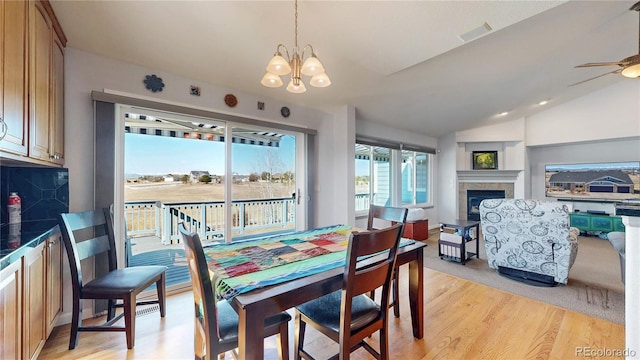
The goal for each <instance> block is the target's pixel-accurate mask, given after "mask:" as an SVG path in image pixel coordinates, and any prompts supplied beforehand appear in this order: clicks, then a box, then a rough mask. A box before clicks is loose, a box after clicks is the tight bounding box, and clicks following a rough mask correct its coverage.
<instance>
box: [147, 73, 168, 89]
mask: <svg viewBox="0 0 640 360" xmlns="http://www.w3.org/2000/svg"><path fill="white" fill-rule="evenodd" d="M144 85H145V87H146V88H147V90H151V91H153V92H158V91H162V88H164V83H163V82H162V78H161V77H157V76H156V75H155V74H154V75H147V76H145V77H144Z"/></svg>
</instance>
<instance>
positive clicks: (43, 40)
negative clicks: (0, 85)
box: [29, 1, 53, 161]
mask: <svg viewBox="0 0 640 360" xmlns="http://www.w3.org/2000/svg"><path fill="white" fill-rule="evenodd" d="M30 4H31V8H30V15H31V16H30V26H29V35H30V47H29V48H30V50H31V53H30V54H29V58H30V59H29V60H30V61H29V89H30V91H29V93H30V105H29V109H30V111H29V157H32V158H36V159H41V160H47V161H48V160H49V148H50V143H49V139H50V135H49V119H50V111H51V110H50V103H51V97H50V96H51V93H50V87H49V85H50V69H51V66H50V65H51V62H50V61H51V53H52V37H51V36H52V34H53V29H52V25H51V20H50V18H49V15H48V14H47V13H46V11H45V9H44V8H43V7H42V5H41V4H40V2H39V1H31V2H30Z"/></svg>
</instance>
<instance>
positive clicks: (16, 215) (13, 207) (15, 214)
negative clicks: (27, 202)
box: [7, 192, 22, 224]
mask: <svg viewBox="0 0 640 360" xmlns="http://www.w3.org/2000/svg"><path fill="white" fill-rule="evenodd" d="M7 210H8V212H9V224H20V223H21V222H22V200H21V199H20V196H18V193H17V192H12V193H10V194H9V201H8V202H7Z"/></svg>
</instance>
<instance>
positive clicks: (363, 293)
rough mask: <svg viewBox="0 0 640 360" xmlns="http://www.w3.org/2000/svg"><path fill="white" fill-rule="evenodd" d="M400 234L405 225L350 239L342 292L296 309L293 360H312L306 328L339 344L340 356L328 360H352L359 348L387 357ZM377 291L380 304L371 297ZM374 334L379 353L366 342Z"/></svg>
mask: <svg viewBox="0 0 640 360" xmlns="http://www.w3.org/2000/svg"><path fill="white" fill-rule="evenodd" d="M401 235H402V224H395V225H392V226H391V227H388V228H384V229H381V230H372V231H365V232H354V233H352V234H351V236H350V239H349V245H348V249H347V259H346V265H345V269H344V275H343V282H342V290H338V291H334V292H332V293H330V294H328V295H324V296H322V297H320V298H318V299H314V300H311V301H309V302H306V303H304V304H302V305H299V306H297V307H296V315H295V329H296V333H295V335H296V336H295V345H294V359H296V360H297V359H300V357H301V356H302V357H303V358H305V359H313V357H312V356H311V354H309V353H308V352H307V351H306V350H304V348H303V347H304V335H305V331H306V324H309V325H311V326H312V327H314V328H315V329H316V330H318V331H320V332H321V333H323V334H324V335H326V336H328V337H329V338H330V339H332V340H333V341H335V342H337V343H338V344H339V347H340V352H339V353H338V354H336V355H334V356H333V357H331V358H330V359H349V357H350V354H351V352H352V351H354V350H356V349H358V348H360V347H362V348H364V349H365V350H367V351H368V352H369V353H371V354H372V355H373V356H375V357H376V359H383V360H384V359H388V358H389V338H388V331H387V324H388V310H387V309H388V307H389V290H390V285H391V278H392V275H393V271H394V270H393V269H394V266H395V261H396V255H397V250H398V244H399V243H400V237H401ZM379 287H382V298H381V300H380V304H378V303H376V302H375V301H374V300H373V299H371V298H370V297H369V296H368V295H367V293H368V292H370V291H372V290H375V289H377V288H379ZM376 331H379V332H380V345H379V352H378V351H376V350H375V349H374V348H373V347H372V346H371V345H370V344H369V343H368V342H367V341H365V338H368V337H369V336H370V335H371V334H373V333H375V332H376Z"/></svg>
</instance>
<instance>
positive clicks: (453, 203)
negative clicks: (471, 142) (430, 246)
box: [429, 133, 458, 226]
mask: <svg viewBox="0 0 640 360" xmlns="http://www.w3.org/2000/svg"><path fill="white" fill-rule="evenodd" d="M438 145H439V147H438V170H437V177H438V184H439V186H438V188H437V189H438V191H437V194H438V195H437V200H438V202H437V204H438V205H437V207H436V208H437V209H438V214H437V216H436V217H435V219H434V220H436V221H437V222H436V223H435V224H434V223H430V224H429V226H433V225H437V224H438V223H439V222H440V219H456V218H458V175H457V174H456V170H457V165H456V153H457V149H458V144H457V143H456V134H455V133H451V134H449V135H446V136H443V137H441V138H440V139H438Z"/></svg>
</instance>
